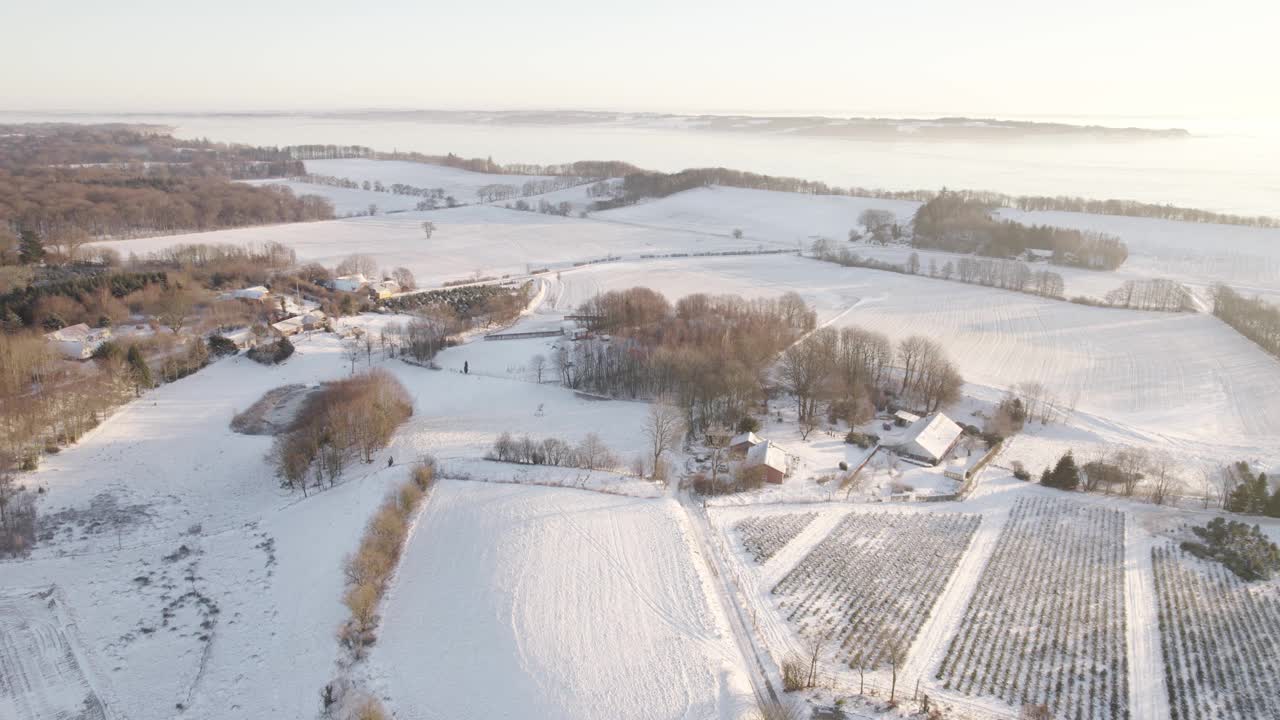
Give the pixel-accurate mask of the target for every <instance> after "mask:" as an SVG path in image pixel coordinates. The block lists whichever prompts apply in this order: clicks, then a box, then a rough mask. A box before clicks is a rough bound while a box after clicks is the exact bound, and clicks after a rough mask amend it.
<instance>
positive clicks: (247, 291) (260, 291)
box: [230, 285, 271, 300]
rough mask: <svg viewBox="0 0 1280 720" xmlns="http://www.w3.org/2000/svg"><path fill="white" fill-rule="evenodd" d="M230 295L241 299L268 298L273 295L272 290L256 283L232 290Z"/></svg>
mask: <svg viewBox="0 0 1280 720" xmlns="http://www.w3.org/2000/svg"><path fill="white" fill-rule="evenodd" d="M230 295H231V297H233V298H238V299H240V300H266V299H267V298H268V297H269V296H270V295H271V291H270V290H268V289H266V288H265V287H263V286H261V285H255V286H253V287H247V288H242V289H240V290H232V291H231V293H230Z"/></svg>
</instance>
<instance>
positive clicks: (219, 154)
mask: <svg viewBox="0 0 1280 720" xmlns="http://www.w3.org/2000/svg"><path fill="white" fill-rule="evenodd" d="M302 172H303V166H302V163H301V162H300V161H298V160H296V159H294V158H293V157H291V156H290V155H289V154H288V153H286V152H283V151H281V150H277V149H275V148H256V147H248V146H243V145H226V144H221V143H212V142H209V141H207V140H195V141H188V140H177V139H175V138H173V137H171V136H170V135H168V134H165V132H164V129H163V128H156V127H150V126H126V125H67V124H38V125H0V245H3V244H4V237H8V238H10V239H12V238H14V237H17V236H27V235H30V236H34V237H36V238H38V239H39V240H40V241H41V242H42V243H43V244H44V245H46V246H49V247H50V248H51V249H52V248H59V247H62V248H66V249H74V248H75V247H76V246H78V245H79V244H82V243H83V242H86V241H88V240H90V239H94V238H100V237H107V236H110V237H132V236H139V235H147V234H155V233H173V232H184V231H197V230H214V229H219V228H228V227H239V226H244V225H257V224H264V223H276V222H295V221H301V220H319V219H326V218H331V217H333V206H332V204H331V203H330V202H329V201H328V200H326V199H324V198H322V197H319V196H314V195H310V196H303V197H296V196H294V194H293V193H292V192H291V191H289V190H287V189H284V188H280V187H255V186H253V185H247V184H244V183H237V182H233V181H234V180H245V179H257V178H271V177H287V176H289V175H296V174H300V173H302Z"/></svg>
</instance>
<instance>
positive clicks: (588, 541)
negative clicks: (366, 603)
mask: <svg viewBox="0 0 1280 720" xmlns="http://www.w3.org/2000/svg"><path fill="white" fill-rule="evenodd" d="M418 524H419V527H418V529H417V530H416V532H415V533H414V535H413V539H412V542H411V544H410V546H409V548H408V551H407V552H406V554H405V559H404V562H403V564H402V566H401V569H400V572H399V575H398V578H399V579H398V581H397V584H396V586H395V588H394V589H393V590H392V592H391V594H390V595H389V597H388V602H387V605H386V608H385V619H384V622H385V624H386V627H387V628H388V631H387V632H386V633H385V634H384V635H383V638H382V640H381V641H380V642H379V644H378V647H377V649H376V650H375V651H374V654H373V657H372V669H371V674H372V675H373V676H375V677H378V678H381V685H382V687H381V689H382V690H383V691H384V692H385V693H386V694H387V695H388V696H389V697H390V698H391V699H392V703H393V705H394V707H395V708H396V710H397V712H398V713H399V714H400V715H401V716H403V717H415V718H436V717H439V718H445V717H448V718H474V717H481V716H487V717H493V716H498V717H502V716H507V717H527V718H548V719H549V718H598V717H605V716H607V717H618V718H732V717H738V716H739V715H740V714H741V713H742V712H743V711H745V710H746V709H747V708H748V706H749V703H750V698H751V693H750V688H749V685H747V680H746V677H745V675H744V674H743V672H744V671H743V670H742V669H741V667H740V666H739V665H740V662H741V660H740V658H739V657H738V656H737V655H736V649H735V648H734V645H733V641H732V639H731V638H730V637H729V636H728V635H727V628H726V627H725V621H724V619H723V618H720V617H717V615H716V614H715V611H714V610H713V609H712V608H713V606H712V605H710V604H708V602H707V598H706V597H705V595H704V588H703V583H704V580H703V578H702V577H701V576H700V574H699V572H698V571H697V568H696V566H695V563H694V562H693V560H692V556H691V552H692V549H691V547H690V546H689V542H690V539H689V537H688V533H689V530H688V529H687V528H686V527H684V525H683V520H682V514H681V513H680V510H679V508H678V506H676V505H675V504H674V502H672V501H670V500H635V499H627V498H611V497H607V496H602V495H598V494H592V493H586V492H581V491H575V490H558V489H545V488H528V487H514V486H497V485H489V484H479V483H465V482H451V481H444V482H441V483H440V484H439V485H438V486H437V487H436V488H435V490H434V491H433V496H432V498H431V500H430V503H429V505H428V509H427V511H426V512H425V513H424V514H423V516H422V517H421V518H420V519H419V521H418ZM424 678H430V679H431V681H430V682H423V680H424ZM496 678H501V681H500V682H497V683H495V682H494V680H495V679H496Z"/></svg>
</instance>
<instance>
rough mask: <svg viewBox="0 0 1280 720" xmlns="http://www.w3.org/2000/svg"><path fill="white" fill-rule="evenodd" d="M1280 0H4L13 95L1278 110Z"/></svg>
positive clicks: (199, 106) (713, 106) (400, 104)
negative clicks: (1053, 1) (624, 0)
mask: <svg viewBox="0 0 1280 720" xmlns="http://www.w3.org/2000/svg"><path fill="white" fill-rule="evenodd" d="M1278 8H1280V2H1276V0H1214V1H1213V2H1210V1H1209V0H1201V1H1200V2H1185V1H1180V0H1072V1H1071V2H1061V3H1057V4H1053V5H1051V4H1049V3H1046V2H1043V1H1042V0H972V1H971V2H956V1H955V0H905V1H904V0H880V1H879V2H875V3H869V2H862V1H859V0H821V1H816V2H811V1H805V0H792V1H790V2H779V1H774V2H761V1H758V0H739V1H738V2H721V1H720V0H711V1H708V0H680V1H675V0H633V1H632V2H629V3H615V2H610V1H608V0H597V1H595V2H583V1H571V0H542V1H540V2H539V1H534V0H528V1H526V2H515V1H512V0H488V1H487V2H476V1H475V0H455V1H454V2H451V3H448V4H445V3H439V2H435V1H434V0H403V1H402V0H367V1H365V2H361V1H359V0H342V1H335V0H252V1H248V0H204V1H202V2H198V3H196V2H188V1H187V0H115V1H110V2H108V1H105V0H0V27H3V28H5V33H4V38H3V41H0V110H33V111H50V110H85V111H161V112H175V111H215V110H299V109H348V108H367V107H376V108H441V109H488V110H499V109H528V108H548V109H550V108H583V109H601V110H631V111H636V110H644V111H659V112H660V111H669V112H744V113H745V112H755V113H778V114H801V113H806V114H807V113H814V114H828V115H910V114H919V115H925V114H934V115H936V114H967V115H991V116H1011V115H1014V116H1016V115H1049V116H1077V115H1081V116H1087V115H1094V116H1098V115H1105V116H1123V117H1138V116H1146V117H1151V116H1161V117H1163V116H1167V117H1180V116H1200V117H1227V118H1243V119H1258V118H1273V117H1274V118H1280V93H1277V91H1276V87H1277V84H1278V83H1280V79H1278V78H1280V54H1277V50H1276V42H1277V36H1276V32H1277V30H1276V28H1277V27H1280V9H1278Z"/></svg>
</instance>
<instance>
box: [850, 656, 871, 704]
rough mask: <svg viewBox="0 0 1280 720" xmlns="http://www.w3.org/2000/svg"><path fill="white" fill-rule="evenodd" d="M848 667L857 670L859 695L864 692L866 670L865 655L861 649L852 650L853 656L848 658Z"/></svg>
mask: <svg viewBox="0 0 1280 720" xmlns="http://www.w3.org/2000/svg"><path fill="white" fill-rule="evenodd" d="M849 667H852V668H853V669H854V670H857V671H858V694H859V695H863V694H865V691H866V672H867V657H866V655H864V654H863V652H862V651H861V650H858V651H856V652H854V653H853V656H852V657H850V658H849Z"/></svg>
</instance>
